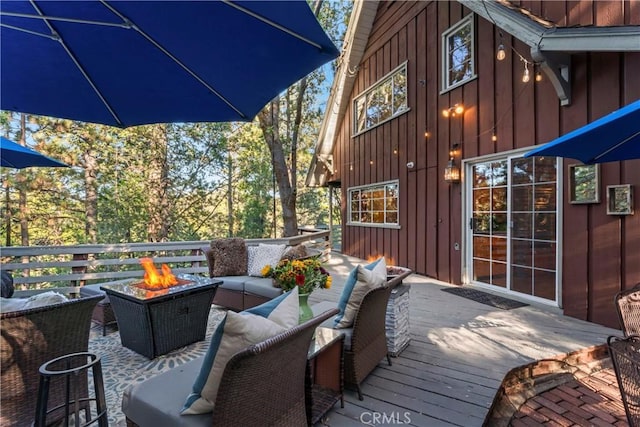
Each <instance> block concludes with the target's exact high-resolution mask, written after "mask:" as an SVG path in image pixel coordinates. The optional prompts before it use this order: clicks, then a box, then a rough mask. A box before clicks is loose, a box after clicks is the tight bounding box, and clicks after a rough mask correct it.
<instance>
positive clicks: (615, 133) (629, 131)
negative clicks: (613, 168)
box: [524, 100, 640, 164]
mask: <svg viewBox="0 0 640 427" xmlns="http://www.w3.org/2000/svg"><path fill="white" fill-rule="evenodd" d="M524 156H525V157H531V156H556V157H569V158H572V159H578V160H580V161H582V163H584V164H593V163H603V162H615V161H620V160H630V159H640V100H639V101H635V102H632V103H631V104H629V105H627V106H626V107H623V108H621V109H619V110H617V111H614V112H613V113H611V114H608V115H606V116H604V117H601V118H599V119H598V120H595V121H593V122H591V123H589V124H588V125H585V126H583V127H581V128H578V129H576V130H574V131H572V132H569V133H567V134H565V135H563V136H561V137H560V138H557V139H555V140H553V141H551V142H549V143H547V144H545V145H543V146H541V147H539V148H536V149H534V150H531V151H529V152H528V153H526V154H525V155H524Z"/></svg>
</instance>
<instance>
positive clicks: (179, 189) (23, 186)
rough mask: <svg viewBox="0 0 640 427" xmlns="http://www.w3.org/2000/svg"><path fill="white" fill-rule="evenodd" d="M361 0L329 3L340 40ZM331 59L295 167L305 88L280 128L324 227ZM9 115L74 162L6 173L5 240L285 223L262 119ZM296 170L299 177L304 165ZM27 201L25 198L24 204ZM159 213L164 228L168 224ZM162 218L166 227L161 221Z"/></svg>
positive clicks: (27, 137)
mask: <svg viewBox="0 0 640 427" xmlns="http://www.w3.org/2000/svg"><path fill="white" fill-rule="evenodd" d="M350 8H351V2H324V3H323V4H322V8H321V12H320V15H319V19H320V21H321V22H322V23H323V26H324V28H325V29H326V30H327V32H328V34H330V37H331V38H332V39H333V40H334V42H335V43H336V45H337V46H340V45H341V39H342V34H343V33H344V30H345V28H346V25H345V22H346V21H345V20H344V19H345V17H348V13H347V12H348V11H350ZM331 79H332V74H331V67H323V68H320V69H318V70H316V71H314V72H313V73H312V74H311V75H309V77H308V79H307V82H308V86H307V87H306V89H305V92H304V95H303V102H302V111H303V114H302V120H301V122H300V125H299V128H298V132H297V135H298V137H297V150H296V152H295V155H296V156H295V157H296V158H297V159H296V163H295V164H292V163H291V159H292V158H293V157H294V156H293V154H294V153H293V149H292V144H293V139H294V123H293V120H294V117H295V114H294V113H295V105H296V99H297V97H298V96H299V95H300V94H299V93H298V92H299V86H298V85H293V86H292V87H291V88H290V89H289V90H287V92H286V93H285V94H284V95H283V96H282V97H281V98H280V100H281V117H280V122H281V126H280V127H279V128H278V129H276V128H273V129H271V131H273V132H279V133H280V135H279V136H280V139H281V141H282V143H283V147H282V148H283V154H284V156H285V159H287V160H288V164H287V167H288V171H289V174H290V176H295V177H296V182H295V183H294V184H295V185H294V187H295V188H296V196H297V211H298V224H301V225H315V224H318V223H321V224H325V223H326V222H327V216H328V197H327V196H326V190H325V189H310V188H306V187H305V186H304V179H305V177H306V172H307V170H308V167H309V164H310V162H311V158H312V155H313V150H314V145H315V142H316V140H317V133H318V130H319V128H320V125H321V121H322V111H321V110H322V108H323V107H322V103H323V102H324V101H323V99H325V98H326V96H327V94H328V85H329V84H330V81H331ZM21 118H22V116H21V115H20V114H18V113H12V112H8V111H2V112H0V132H1V133H2V135H4V136H5V137H7V138H9V139H12V140H14V141H20V140H21V138H22V137H23V136H24V141H25V142H26V144H27V145H28V146H29V147H32V148H34V149H36V150H38V151H40V152H42V153H44V154H46V155H49V156H51V157H54V158H56V159H59V160H61V161H63V162H65V163H67V164H69V165H71V166H72V167H71V168H27V169H23V170H19V171H18V170H13V169H9V168H3V169H2V170H0V179H1V184H2V187H3V189H4V190H5V191H4V193H3V196H2V201H1V202H0V213H1V214H2V218H3V221H2V222H1V225H0V238H1V239H2V244H3V245H21V244H23V240H22V237H21V236H26V237H27V238H28V243H27V244H31V245H70V244H81V243H93V242H95V243H118V242H143V241H148V240H149V239H150V237H151V235H154V236H156V237H154V238H157V236H160V238H163V239H167V240H172V241H180V240H208V239H212V238H216V237H225V236H228V235H236V236H241V237H248V238H260V237H277V236H279V235H281V233H282V229H283V222H282V209H281V206H280V203H279V200H280V194H279V190H278V187H277V186H276V185H274V173H273V166H272V158H271V153H270V151H269V149H268V147H267V145H266V144H265V140H264V136H263V132H262V130H261V129H260V127H259V125H258V122H257V120H256V121H254V122H253V123H242V124H234V123H176V124H161V125H148V126H137V127H132V128H128V129H118V128H113V127H109V126H102V125H96V124H89V123H83V122H76V121H72V120H63V119H54V118H48V117H40V116H25V117H24V118H25V119H26V120H25V125H24V126H22V125H21ZM294 172H295V173H294ZM21 200H22V201H26V202H24V203H23V202H21ZM158 221H159V222H160V224H158ZM154 226H155V227H158V226H160V229H158V228H155V229H154V228H153V227H154Z"/></svg>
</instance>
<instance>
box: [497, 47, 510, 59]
mask: <svg viewBox="0 0 640 427" xmlns="http://www.w3.org/2000/svg"><path fill="white" fill-rule="evenodd" d="M506 57H507V52H505V51H504V45H503V44H502V43H500V44H499V45H498V52H497V53H496V59H497V60H498V61H502V60H504V58H506Z"/></svg>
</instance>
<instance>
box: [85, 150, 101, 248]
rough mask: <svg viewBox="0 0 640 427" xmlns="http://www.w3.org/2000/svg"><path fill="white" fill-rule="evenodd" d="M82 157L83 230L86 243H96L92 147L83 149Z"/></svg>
mask: <svg viewBox="0 0 640 427" xmlns="http://www.w3.org/2000/svg"><path fill="white" fill-rule="evenodd" d="M83 157H84V159H83V165H84V190H85V200H84V207H85V212H86V217H85V218H86V219H85V223H84V224H85V225H84V231H85V235H86V238H87V243H98V182H97V180H96V176H97V174H98V162H97V160H96V154H95V151H94V149H93V148H88V149H87V150H85V152H84V153H83Z"/></svg>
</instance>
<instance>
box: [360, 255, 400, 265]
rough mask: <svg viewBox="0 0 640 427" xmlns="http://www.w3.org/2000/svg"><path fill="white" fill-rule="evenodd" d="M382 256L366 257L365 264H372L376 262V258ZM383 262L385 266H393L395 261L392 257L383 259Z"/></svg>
mask: <svg viewBox="0 0 640 427" xmlns="http://www.w3.org/2000/svg"><path fill="white" fill-rule="evenodd" d="M382 256H384V255H382V254H380V255H368V256H367V258H366V261H367V263H372V262H373V261H375V260H377V259H378V258H380V257H382ZM384 260H385V262H386V263H387V265H395V260H394V259H393V258H392V257H387V256H385V257H384Z"/></svg>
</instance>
